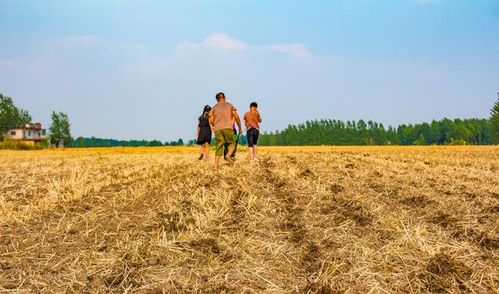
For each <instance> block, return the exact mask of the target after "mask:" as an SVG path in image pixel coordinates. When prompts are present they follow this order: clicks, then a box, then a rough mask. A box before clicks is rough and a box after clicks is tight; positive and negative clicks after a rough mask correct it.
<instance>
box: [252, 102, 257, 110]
mask: <svg viewBox="0 0 499 294" xmlns="http://www.w3.org/2000/svg"><path fill="white" fill-rule="evenodd" d="M257 109H258V104H257V103H256V102H251V103H250V110H253V111H256V110H257Z"/></svg>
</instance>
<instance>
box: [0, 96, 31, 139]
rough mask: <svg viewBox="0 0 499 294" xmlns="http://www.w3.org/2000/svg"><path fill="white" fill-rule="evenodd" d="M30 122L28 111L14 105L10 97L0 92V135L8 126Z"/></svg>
mask: <svg viewBox="0 0 499 294" xmlns="http://www.w3.org/2000/svg"><path fill="white" fill-rule="evenodd" d="M29 122H31V115H30V114H29V113H28V111H26V110H24V109H21V108H18V107H16V106H15V105H14V101H12V98H10V97H8V96H4V95H2V93H0V136H1V135H2V134H3V133H5V132H7V131H8V130H9V129H10V128H12V127H16V126H20V125H24V124H27V123H29Z"/></svg>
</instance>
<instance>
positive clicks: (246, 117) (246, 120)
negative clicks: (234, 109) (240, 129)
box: [244, 113, 249, 130]
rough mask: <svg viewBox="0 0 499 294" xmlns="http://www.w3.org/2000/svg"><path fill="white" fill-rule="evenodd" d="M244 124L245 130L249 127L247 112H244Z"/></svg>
mask: <svg viewBox="0 0 499 294" xmlns="http://www.w3.org/2000/svg"><path fill="white" fill-rule="evenodd" d="M244 126H246V130H247V129H248V128H249V121H248V114H247V113H246V114H244Z"/></svg>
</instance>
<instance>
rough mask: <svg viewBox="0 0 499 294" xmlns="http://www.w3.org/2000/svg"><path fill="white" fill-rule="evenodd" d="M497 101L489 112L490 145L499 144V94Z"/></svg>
mask: <svg viewBox="0 0 499 294" xmlns="http://www.w3.org/2000/svg"><path fill="white" fill-rule="evenodd" d="M497 96H498V97H497V101H496V103H495V104H494V106H493V107H492V109H491V110H490V140H491V142H492V144H499V93H497Z"/></svg>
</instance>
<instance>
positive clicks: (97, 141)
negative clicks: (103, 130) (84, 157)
mask: <svg viewBox="0 0 499 294" xmlns="http://www.w3.org/2000/svg"><path fill="white" fill-rule="evenodd" d="M183 145H184V141H183V140H182V139H178V140H177V141H171V142H164V143H163V142H161V141H159V140H151V141H148V140H116V139H102V138H95V137H90V138H85V137H78V138H76V139H74V140H73V141H72V143H71V147H78V148H84V147H144V146H150V147H154V146H183Z"/></svg>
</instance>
